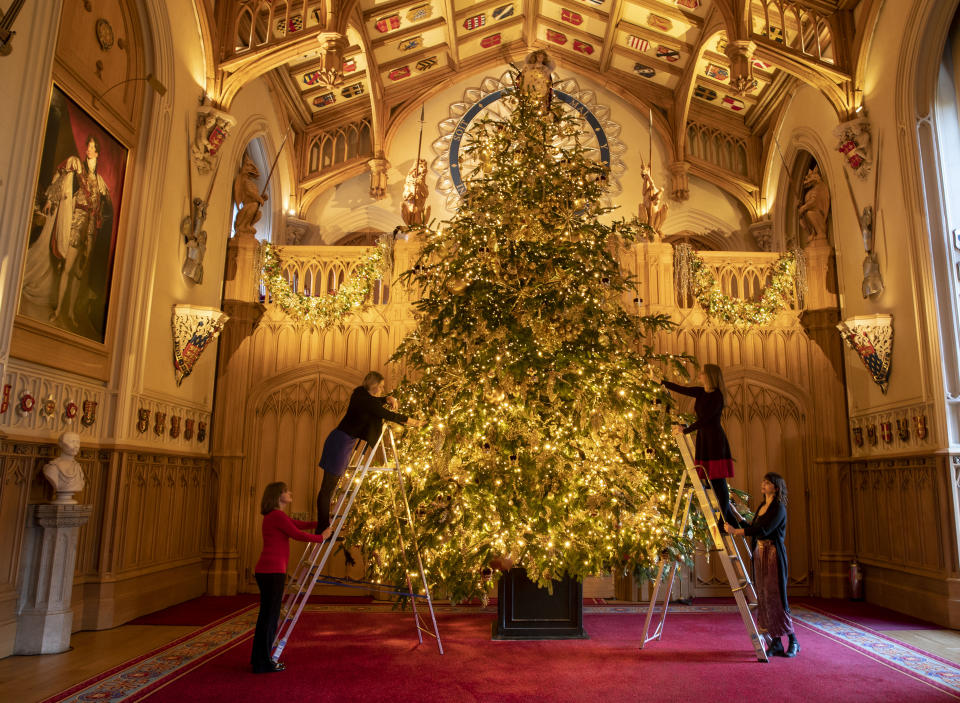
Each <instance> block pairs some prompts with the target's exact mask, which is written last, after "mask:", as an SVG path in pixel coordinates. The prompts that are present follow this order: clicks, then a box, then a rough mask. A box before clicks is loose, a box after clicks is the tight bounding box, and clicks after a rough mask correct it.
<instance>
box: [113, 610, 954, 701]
mask: <svg viewBox="0 0 960 703" xmlns="http://www.w3.org/2000/svg"><path fill="white" fill-rule="evenodd" d="M439 619H440V632H441V635H442V636H443V639H444V648H445V651H446V654H445V655H443V656H440V655H439V654H438V653H437V650H436V646H435V645H434V643H433V642H432V641H427V642H425V643H424V644H423V645H422V646H417V645H416V639H415V633H414V631H413V628H412V622H411V618H410V615H409V614H403V613H366V612H321V613H309V614H307V615H305V616H304V618H303V620H302V621H301V625H300V627H299V629H298V631H297V633H296V635H295V637H294V639H293V641H291V643H290V645H289V646H288V647H287V650H286V652H285V653H284V657H283V659H284V661H285V662H286V664H287V667H288V669H287V671H286V672H283V673H280V674H267V675H259V676H256V675H253V674H249V673H247V668H248V660H249V655H250V652H249V643H250V638H249V636H246V637H243V638H242V639H240V640H239V644H237V645H236V646H234V647H232V648H227V649H226V650H225V651H224V652H223V653H222V654H219V656H216V657H214V658H212V659H207V660H206V661H204V662H203V663H202V664H201V665H200V666H199V667H197V668H195V669H193V670H192V671H189V672H188V673H186V674H184V675H182V676H181V677H180V678H178V679H175V680H173V681H172V682H170V683H166V685H164V681H158V682H157V684H156V685H155V686H153V687H151V688H150V689H148V690H144V691H142V693H141V694H139V695H137V696H135V697H134V698H131V699H127V700H135V699H141V696H143V694H146V695H147V696H148V697H149V701H150V703H161V702H162V701H171V702H175V703H182V702H183V701H213V700H230V701H277V702H278V703H279V702H281V701H282V703H297V702H300V701H320V702H322V701H363V702H364V703H368V702H371V701H424V702H427V701H429V702H431V703H432V702H434V701H451V702H453V701H455V702H457V703H470V702H474V701H482V702H484V703H486V702H497V703H514V702H516V703H519V702H521V701H524V702H526V701H551V702H556V703H564V702H567V701H569V702H573V701H604V702H605V703H615V702H618V701H630V702H631V703H636V702H638V701H643V702H645V703H648V702H653V701H702V702H704V703H707V702H709V703H713V702H715V701H716V702H726V701H750V700H761V701H768V700H769V701H777V702H778V703H782V702H784V701H804V702H806V701H830V702H834V701H837V702H841V701H864V702H866V701H870V702H871V703H874V702H877V701H898V702H900V701H953V700H957V696H956V695H953V694H951V693H948V692H946V691H944V690H942V688H943V687H942V686H941V687H940V688H939V689H938V688H937V687H935V686H934V685H933V684H931V683H929V682H927V681H925V680H923V679H922V678H921V677H919V676H914V675H912V674H910V673H908V672H906V671H904V670H902V669H898V668H897V667H896V666H894V665H891V664H889V663H884V662H882V661H881V660H880V659H879V658H878V657H876V656H873V655H871V654H870V653H867V652H865V651H864V650H860V649H857V648H855V647H854V646H853V645H851V644H849V643H845V642H843V641H841V640H839V639H838V638H837V637H834V636H828V635H827V634H825V633H824V632H823V631H821V630H819V629H814V628H812V627H809V626H805V625H800V626H799V627H798V635H799V637H800V641H801V643H802V647H803V649H802V652H801V654H800V656H799V657H797V658H796V659H793V660H788V659H782V658H775V659H774V660H773V661H772V662H771V663H769V664H760V663H757V662H756V661H755V660H754V658H753V654H752V650H751V649H750V648H749V643H748V641H747V640H746V638H745V635H744V632H743V626H742V624H741V622H740V620H739V618H738V616H737V615H736V614H734V613H726V612H724V613H711V614H696V615H694V614H676V615H673V616H671V618H670V619H669V621H668V623H667V628H666V631H665V634H664V639H663V640H662V641H661V642H657V643H653V644H651V645H649V646H648V648H647V649H646V650H644V651H642V652H641V651H639V650H638V637H639V636H640V632H641V628H642V626H643V616H642V615H640V614H620V613H618V614H610V615H606V614H599V615H586V616H585V617H584V623H585V626H586V629H587V631H588V632H589V634H590V637H591V639H590V640H586V641H583V640H579V641H554V642H492V641H491V640H490V627H491V623H492V622H493V616H491V615H489V614H482V613H478V614H441V615H440V616H439ZM165 681H169V679H165ZM156 686H160V687H159V688H157V687H156ZM151 692H152V693H151Z"/></svg>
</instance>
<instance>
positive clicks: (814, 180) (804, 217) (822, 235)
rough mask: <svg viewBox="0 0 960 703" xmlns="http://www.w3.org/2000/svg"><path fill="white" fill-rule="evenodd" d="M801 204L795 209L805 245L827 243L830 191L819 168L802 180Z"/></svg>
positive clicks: (815, 168)
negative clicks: (821, 241) (820, 241)
mask: <svg viewBox="0 0 960 703" xmlns="http://www.w3.org/2000/svg"><path fill="white" fill-rule="evenodd" d="M803 189H804V192H803V202H802V203H801V204H800V207H799V208H798V209H797V215H799V216H800V228H801V230H803V233H804V234H805V235H806V237H807V243H808V244H810V243H812V242H815V241H818V240H823V242H824V243H826V241H827V215H828V214H829V212H830V189H829V188H828V187H827V184H826V183H824V182H823V177H822V176H821V175H820V167H819V166H814V167H813V168H811V169H810V172H809V173H807V177H806V178H804V179H803Z"/></svg>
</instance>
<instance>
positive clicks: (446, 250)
mask: <svg viewBox="0 0 960 703" xmlns="http://www.w3.org/2000/svg"><path fill="white" fill-rule="evenodd" d="M547 75H549V74H547ZM515 83H516V88H515V89H514V90H513V91H512V92H511V94H510V95H509V97H508V98H506V99H507V100H509V101H510V103H511V104H512V113H510V115H509V117H507V118H505V119H496V120H494V119H488V120H482V121H480V122H479V124H477V125H476V126H475V128H474V129H473V130H472V131H471V133H470V135H469V137H468V147H467V152H468V154H469V155H470V156H471V158H472V160H473V162H474V163H476V164H477V166H476V168H475V169H474V170H473V171H472V173H471V174H469V176H468V178H467V179H466V183H467V186H468V187H467V191H466V193H465V194H464V195H463V199H462V203H461V206H460V209H459V211H458V213H457V215H456V217H454V219H453V220H452V221H449V222H444V223H441V225H440V226H439V227H437V228H431V227H422V228H418V229H414V231H415V232H416V233H417V234H418V235H419V236H420V238H421V241H422V247H421V250H420V254H419V258H418V260H417V263H416V265H415V266H414V268H413V269H412V270H411V271H408V272H407V273H406V274H405V275H404V279H405V283H406V285H408V286H409V288H410V289H411V290H412V291H413V293H414V295H418V296H419V299H418V302H416V303H415V305H414V307H415V309H416V313H415V315H416V319H417V327H416V329H415V330H414V331H413V332H412V333H411V334H410V335H409V336H408V337H407V338H406V340H405V341H404V342H403V343H402V345H401V346H400V348H399V349H398V350H397V352H396V355H395V357H394V361H395V362H398V363H399V364H400V365H401V367H402V369H403V370H404V378H403V380H402V382H401V383H400V385H399V387H398V389H397V391H396V393H395V395H397V396H398V398H399V399H400V400H401V405H402V410H403V412H406V413H409V414H411V415H415V416H417V417H420V418H422V419H423V420H424V421H425V422H424V425H423V426H422V427H421V428H419V429H416V430H413V429H408V430H406V431H405V433H404V434H403V436H402V438H401V441H400V455H401V461H402V465H403V466H404V469H405V478H406V480H407V481H408V491H409V496H410V504H411V506H412V507H413V509H414V511H415V514H416V521H417V529H418V531H419V536H420V539H419V543H420V549H421V552H422V555H423V558H424V563H425V566H426V569H427V573H428V578H429V580H430V581H431V583H432V584H435V585H437V586H438V587H439V589H440V591H439V592H441V593H444V594H446V595H448V596H449V597H451V598H453V599H457V600H458V599H461V598H469V597H477V596H481V597H482V596H483V594H484V593H485V592H486V591H487V589H488V588H489V585H490V584H489V577H490V569H489V567H490V565H491V563H497V562H500V563H503V562H506V563H507V564H509V563H515V564H516V565H517V566H519V567H522V568H524V569H526V571H527V574H528V576H529V577H530V578H531V579H533V580H535V581H537V582H539V583H540V584H541V585H547V584H548V583H549V582H550V580H551V579H556V578H560V577H562V576H563V575H564V574H569V575H571V576H574V577H577V578H582V577H583V576H587V575H597V574H605V573H610V571H611V570H616V571H620V572H627V573H633V572H636V571H638V570H641V571H644V570H646V569H648V568H649V567H651V566H652V565H653V564H654V563H656V560H657V559H659V558H662V554H663V553H664V552H665V551H666V552H671V553H673V554H674V555H678V554H680V553H688V552H689V546H690V543H689V541H688V540H687V539H685V538H684V536H682V535H678V534H676V531H675V530H674V528H673V527H672V525H671V521H670V518H671V511H672V509H673V500H674V498H675V492H676V484H677V481H678V478H679V475H680V466H681V465H680V463H679V456H678V454H677V452H676V450H675V447H674V445H673V442H672V439H671V436H670V417H669V414H668V408H669V403H670V399H669V396H668V395H667V393H666V392H665V391H664V390H663V389H662V388H661V386H660V385H659V378H660V376H661V373H662V370H663V369H664V368H665V366H666V365H669V364H670V363H678V362H679V360H678V359H674V358H673V357H667V356H663V355H658V354H656V353H655V352H654V351H653V349H652V340H653V335H654V334H655V333H656V332H657V331H659V330H664V329H667V328H669V327H670V326H671V323H670V322H669V320H668V319H667V318H666V317H664V316H640V315H638V314H637V312H636V310H637V306H638V298H637V293H636V291H635V284H634V281H633V280H632V279H631V278H630V277H629V276H628V275H627V274H626V273H625V272H624V271H623V270H622V269H621V267H620V265H619V262H618V257H619V255H620V253H622V252H623V251H624V250H625V248H628V247H629V246H631V245H632V243H633V242H635V241H636V240H637V239H639V238H642V237H644V236H646V233H645V231H644V229H643V228H642V226H641V227H638V226H636V225H632V224H627V223H624V222H622V221H620V222H613V223H612V224H604V223H602V222H601V219H610V217H611V215H608V212H609V208H606V207H604V206H603V204H602V202H603V197H604V190H605V180H606V175H607V166H606V165H605V164H604V163H602V162H600V161H599V159H598V158H597V155H596V154H595V153H593V152H592V151H590V150H588V149H586V148H585V147H584V146H583V145H582V143H581V134H582V129H583V124H582V122H581V118H580V117H579V116H578V115H577V114H575V113H572V112H567V111H565V110H564V108H563V106H562V103H560V101H559V100H551V99H550V97H551V96H550V88H549V82H546V81H544V80H543V75H542V73H540V74H535V73H530V72H529V71H528V70H527V69H525V71H524V72H523V73H520V74H518V75H517V77H516V80H515ZM377 480H387V479H385V478H384V479H374V480H372V481H370V482H369V483H368V484H367V485H366V486H365V490H364V494H363V495H361V496H360V497H359V498H358V500H357V503H356V504H355V507H354V511H355V512H354V515H353V519H352V520H351V523H352V525H351V528H350V532H349V534H348V535H347V540H348V542H349V543H352V544H354V545H356V546H358V547H359V548H360V549H362V550H363V551H364V553H365V556H366V558H367V563H368V568H369V570H370V572H371V573H370V576H371V577H372V578H374V579H376V580H378V581H381V582H391V583H403V582H404V581H405V576H406V571H405V569H406V567H408V566H409V565H410V564H411V562H410V561H408V560H407V559H406V558H404V555H401V554H400V552H399V550H400V546H399V543H398V541H397V525H396V522H395V520H396V516H397V509H396V506H395V505H394V504H393V503H392V500H391V497H390V492H389V491H386V490H380V489H379V488H378V487H377V486H376V483H377Z"/></svg>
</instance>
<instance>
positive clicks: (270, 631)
mask: <svg viewBox="0 0 960 703" xmlns="http://www.w3.org/2000/svg"><path fill="white" fill-rule="evenodd" d="M292 501H293V494H292V493H290V491H289V490H287V484H285V483H283V482H282V481H278V482H276V483H271V484H269V485H268V486H267V487H266V488H265V489H263V498H262V499H261V500H260V514H261V515H263V528H262V531H263V552H261V553H260V560H259V561H258V562H257V566H256V567H255V568H254V576H255V577H256V579H257V587H258V588H259V589H260V614H259V615H258V616H257V629H256V630H255V631H254V634H253V651H252V652H251V653H250V666H252V667H253V673H255V674H267V673H271V672H276V671H283V670H284V669H285V668H286V667H285V666H284V665H283V664H282V663H281V662H274V661H273V660H272V659H271V658H270V650H271V649H272V647H273V640H274V639H275V638H276V636H277V624H278V623H279V620H280V606H281V605H283V588H284V585H285V584H286V581H287V562H288V561H289V560H290V539H291V538H293V539H296V540H299V541H301V542H322V541H323V536H322V535H311V534H307V533H306V532H301V530H303V529H310V528H314V527H316V526H317V523H315V522H303V521H302V520H292V519H290V518H289V517H287V514H286V513H285V512H283V508H284V507H285V506H287V505H290V503H291V502H292Z"/></svg>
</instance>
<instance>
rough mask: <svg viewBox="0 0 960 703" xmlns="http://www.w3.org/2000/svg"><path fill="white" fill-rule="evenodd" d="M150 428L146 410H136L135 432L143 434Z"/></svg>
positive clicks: (148, 414) (148, 413)
mask: <svg viewBox="0 0 960 703" xmlns="http://www.w3.org/2000/svg"><path fill="white" fill-rule="evenodd" d="M149 426H150V411H149V410H147V409H146V408H140V409H139V410H137V432H139V433H140V434H143V433H144V432H146V431H147V428H148V427H149Z"/></svg>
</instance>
